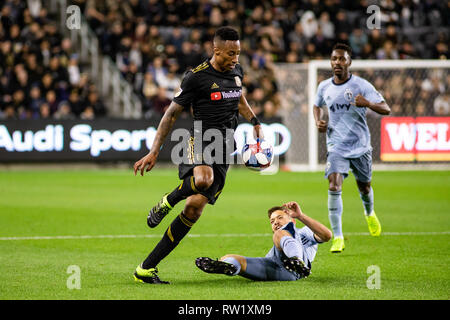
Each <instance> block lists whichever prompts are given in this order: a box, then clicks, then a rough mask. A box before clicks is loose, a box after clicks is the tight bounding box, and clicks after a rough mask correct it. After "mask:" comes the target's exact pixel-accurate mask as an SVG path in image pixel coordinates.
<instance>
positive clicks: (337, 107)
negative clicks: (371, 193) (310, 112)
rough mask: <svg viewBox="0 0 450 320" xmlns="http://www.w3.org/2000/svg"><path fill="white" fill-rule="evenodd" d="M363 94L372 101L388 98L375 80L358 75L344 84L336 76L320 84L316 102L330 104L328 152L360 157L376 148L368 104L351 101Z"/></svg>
mask: <svg viewBox="0 0 450 320" xmlns="http://www.w3.org/2000/svg"><path fill="white" fill-rule="evenodd" d="M359 94H360V95H362V96H363V97H364V98H366V99H367V100H368V101H370V102H372V103H379V102H382V101H384V98H383V96H382V95H381V94H380V93H379V92H378V91H377V90H376V89H375V88H374V87H373V85H372V84H370V83H369V82H368V81H367V80H365V79H363V78H361V77H358V76H355V75H350V78H349V79H348V80H347V81H346V82H344V83H341V84H335V83H334V81H333V78H329V79H327V80H324V81H322V82H321V83H320V84H319V86H318V88H317V96H316V100H315V105H316V106H318V107H323V106H325V105H326V106H327V107H328V115H329V121H328V129H327V151H328V152H337V153H339V154H340V155H341V156H342V157H344V158H359V157H360V156H362V155H363V154H364V153H366V152H367V151H369V150H371V149H372V147H371V144H370V132H369V127H368V126H367V120H366V108H361V107H356V106H355V105H352V104H351V103H355V97H356V96H357V95H359Z"/></svg>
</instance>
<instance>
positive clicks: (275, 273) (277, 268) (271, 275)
mask: <svg viewBox="0 0 450 320" xmlns="http://www.w3.org/2000/svg"><path fill="white" fill-rule="evenodd" d="M245 259H246V260H247V269H246V270H245V271H241V273H240V274H239V275H240V276H242V277H244V278H247V279H251V280H256V281H295V280H298V279H300V278H301V276H300V275H298V274H297V273H295V272H291V271H288V270H287V269H286V268H285V267H284V266H282V265H281V264H279V263H277V262H276V261H275V260H274V259H273V258H268V257H265V258H248V257H245Z"/></svg>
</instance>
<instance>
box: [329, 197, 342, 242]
mask: <svg viewBox="0 0 450 320" xmlns="http://www.w3.org/2000/svg"><path fill="white" fill-rule="evenodd" d="M342 209H343V205H342V191H330V190H328V219H329V220H330V224H331V229H332V230H333V235H334V237H335V238H336V237H343V234H342Z"/></svg>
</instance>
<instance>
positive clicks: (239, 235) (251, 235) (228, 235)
mask: <svg viewBox="0 0 450 320" xmlns="http://www.w3.org/2000/svg"><path fill="white" fill-rule="evenodd" d="M446 234H450V231H441V232H433V231H430V232H383V233H382V234H381V235H382V236H433V235H446ZM345 235H346V236H369V235H370V234H369V233H368V232H346V233H345ZM187 236H188V237H189V238H215V237H218V238H245V237H249V238H254V237H270V236H272V234H271V233H224V234H218V233H216V234H207V233H206V234H188V235H187ZM160 237H161V234H115V235H114V234H111V235H78V236H77V235H73V236H34V237H0V241H15V240H81V239H133V238H160Z"/></svg>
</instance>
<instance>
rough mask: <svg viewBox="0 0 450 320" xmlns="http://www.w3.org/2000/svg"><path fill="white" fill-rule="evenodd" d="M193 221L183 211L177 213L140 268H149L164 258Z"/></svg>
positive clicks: (189, 228) (188, 229) (190, 226)
mask: <svg viewBox="0 0 450 320" xmlns="http://www.w3.org/2000/svg"><path fill="white" fill-rule="evenodd" d="M193 225H194V221H192V220H190V219H188V218H187V217H186V216H185V215H184V214H183V212H181V214H179V215H178V216H177V217H176V218H175V219H174V220H173V221H172V223H171V224H170V226H169V228H167V230H166V232H165V233H164V236H163V237H162V239H161V240H160V241H159V243H158V244H157V245H156V247H155V248H154V249H153V251H152V252H151V253H150V254H149V255H148V257H147V259H145V260H144V262H143V263H142V268H144V269H150V268H154V267H156V265H157V264H158V263H159V262H160V261H161V260H162V259H164V258H165V257H166V256H167V255H168V254H169V253H170V252H172V250H173V249H175V247H176V246H177V245H178V244H179V243H180V241H181V240H182V239H183V238H184V236H185V235H186V234H187V233H188V232H189V231H190V230H191V228H192V226H193Z"/></svg>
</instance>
